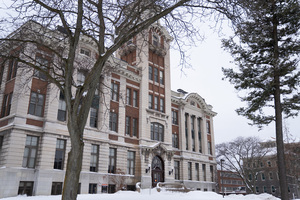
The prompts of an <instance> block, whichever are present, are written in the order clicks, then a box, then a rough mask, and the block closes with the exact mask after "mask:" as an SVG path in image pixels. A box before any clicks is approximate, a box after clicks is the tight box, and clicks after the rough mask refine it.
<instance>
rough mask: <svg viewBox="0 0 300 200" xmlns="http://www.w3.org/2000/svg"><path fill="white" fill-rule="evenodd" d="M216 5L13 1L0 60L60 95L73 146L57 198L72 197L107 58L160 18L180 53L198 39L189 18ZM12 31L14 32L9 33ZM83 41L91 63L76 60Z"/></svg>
mask: <svg viewBox="0 0 300 200" xmlns="http://www.w3.org/2000/svg"><path fill="white" fill-rule="evenodd" d="M219 3H220V1H216V2H214V1H207V0H193V1H192V0H178V1H173V0H115V1H110V0H86V1H83V0H78V1H71V0H51V1H43V0H29V1H25V0H15V1H13V4H12V5H9V6H8V7H7V8H6V10H11V11H15V12H14V13H12V14H11V15H10V16H4V17H3V18H2V19H1V20H0V21H1V26H0V30H1V36H0V41H1V53H0V58H1V62H2V63H4V62H8V61H9V60H11V59H15V60H17V61H18V63H19V64H18V70H19V69H22V70H23V71H24V72H25V71H26V70H32V71H35V72H34V73H35V74H36V73H37V74H39V75H41V76H43V78H44V79H45V80H46V83H47V84H48V83H51V84H52V85H55V86H56V88H58V89H59V90H60V91H61V93H62V94H63V95H64V100H65V102H66V110H67V115H68V116H67V127H68V131H69V135H70V139H71V146H72V148H71V150H70V152H69V153H68V161H67V169H66V176H65V182H64V188H63V195H62V199H64V200H71V199H76V197H77V188H78V181H79V175H80V172H81V167H82V156H83V146H84V143H83V131H84V128H85V124H86V121H87V117H88V114H89V110H90V109H89V108H90V107H91V105H92V102H93V99H94V97H95V92H96V90H97V89H99V83H100V79H101V75H103V73H104V71H105V69H110V67H120V63H119V62H118V61H116V59H114V58H113V57H112V56H113V55H114V53H115V52H116V50H117V49H118V48H120V47H121V46H122V45H123V44H124V43H126V42H127V41H129V40H130V39H131V38H133V37H135V36H136V35H137V34H139V33H142V32H143V31H147V28H148V27H149V26H151V24H153V23H155V22H157V21H158V20H159V19H161V20H162V23H163V24H164V25H165V26H167V27H168V28H169V31H170V32H171V34H172V35H173V37H174V38H175V39H176V43H177V44H178V45H179V47H180V50H182V49H181V45H182V44H183V43H186V41H184V40H181V38H184V37H185V38H187V39H189V40H193V38H195V37H196V36H197V33H198V31H197V29H196V28H195V27H194V26H193V20H195V19H202V17H203V16H205V15H210V14H211V13H210V12H206V10H211V11H220V12H225V11H224V9H221V8H220V7H219ZM25 22H26V23H25ZM11 31H14V32H13V33H12V34H9V32H11ZM179 35H180V37H179ZM82 41H84V42H86V43H89V44H90V45H92V46H93V48H94V51H96V52H97V53H96V55H95V56H93V58H92V59H84V58H81V57H80V56H78V51H79V50H78V44H79V43H80V42H82ZM145 42H147V40H146V41H145ZM37 51H42V52H43V56H42V58H43V59H41V60H39V59H37V57H36V54H35V53H36V52H37ZM181 52H182V54H181V55H182V58H184V55H185V54H184V52H183V51H181ZM83 53H87V54H88V52H83ZM45 60H46V61H45ZM78 69H84V71H85V80H84V82H82V83H80V84H78V83H76V81H75V80H74V75H75V73H78ZM18 73H19V72H18ZM46 83H45V87H46V86H47V84H46ZM100 89H101V87H100ZM102 89H103V87H102Z"/></svg>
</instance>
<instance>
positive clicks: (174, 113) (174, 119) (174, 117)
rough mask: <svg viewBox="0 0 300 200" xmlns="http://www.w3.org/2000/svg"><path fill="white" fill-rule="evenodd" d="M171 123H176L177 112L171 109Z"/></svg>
mask: <svg viewBox="0 0 300 200" xmlns="http://www.w3.org/2000/svg"><path fill="white" fill-rule="evenodd" d="M172 124H176V125H177V124H178V112H177V111H175V110H172Z"/></svg>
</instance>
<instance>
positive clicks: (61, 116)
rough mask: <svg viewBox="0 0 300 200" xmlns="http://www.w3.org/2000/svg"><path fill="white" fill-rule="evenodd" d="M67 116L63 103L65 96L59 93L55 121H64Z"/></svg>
mask: <svg viewBox="0 0 300 200" xmlns="http://www.w3.org/2000/svg"><path fill="white" fill-rule="evenodd" d="M66 116H67V104H66V101H65V96H64V95H63V93H62V92H60V93H59V102H58V112H57V120H59V121H66Z"/></svg>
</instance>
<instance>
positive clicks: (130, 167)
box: [127, 151, 135, 175]
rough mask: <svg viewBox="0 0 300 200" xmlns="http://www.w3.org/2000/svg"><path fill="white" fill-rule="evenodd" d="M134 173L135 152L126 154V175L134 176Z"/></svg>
mask: <svg viewBox="0 0 300 200" xmlns="http://www.w3.org/2000/svg"><path fill="white" fill-rule="evenodd" d="M134 172H135V152H134V151H128V152H127V174H130V175H134Z"/></svg>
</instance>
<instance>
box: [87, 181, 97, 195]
mask: <svg viewBox="0 0 300 200" xmlns="http://www.w3.org/2000/svg"><path fill="white" fill-rule="evenodd" d="M89 194H97V183H90V184H89Z"/></svg>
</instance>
